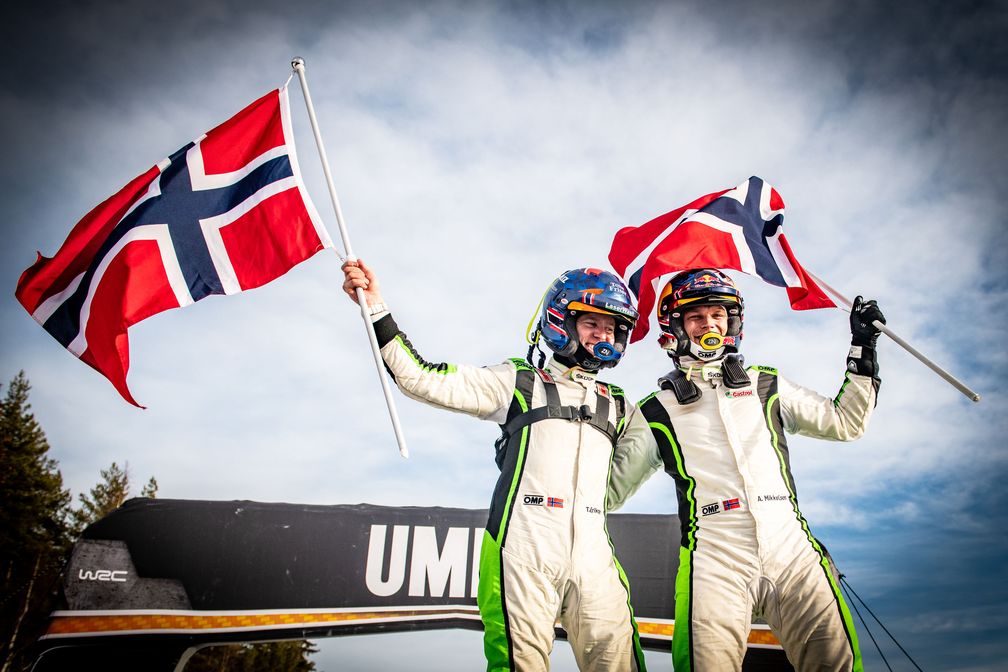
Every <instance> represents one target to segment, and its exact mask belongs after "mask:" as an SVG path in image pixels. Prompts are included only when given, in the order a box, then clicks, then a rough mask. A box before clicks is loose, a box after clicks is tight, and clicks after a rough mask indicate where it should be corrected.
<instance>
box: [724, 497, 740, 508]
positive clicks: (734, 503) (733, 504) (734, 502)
mask: <svg viewBox="0 0 1008 672" xmlns="http://www.w3.org/2000/svg"><path fill="white" fill-rule="evenodd" d="M721 503H722V504H724V510H725V511H731V510H732V509H737V508H739V507H740V506H741V504H739V500H738V497H736V498H735V499H726V500H724V501H723V502H721Z"/></svg>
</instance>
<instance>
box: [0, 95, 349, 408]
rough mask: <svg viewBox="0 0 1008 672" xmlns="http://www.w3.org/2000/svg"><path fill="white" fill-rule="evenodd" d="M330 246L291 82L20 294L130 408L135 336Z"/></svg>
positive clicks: (79, 229) (165, 169) (51, 262)
mask: <svg viewBox="0 0 1008 672" xmlns="http://www.w3.org/2000/svg"><path fill="white" fill-rule="evenodd" d="M324 247H332V241H331V239H330V238H329V234H328V233H327V232H326V230H325V226H324V225H323V224H322V221H321V219H320V218H319V216H318V213H317V212H316V210H315V206H314V205H313V204H312V202H311V199H310V198H309V197H308V194H307V191H306V190H305V188H304V183H303V181H302V179H301V175H300V172H299V170H298V167H297V159H296V155H295V153H294V145H293V139H292V133H291V123H290V109H289V106H288V101H287V89H286V87H284V88H282V89H278V90H274V91H271V92H269V93H268V94H266V95H265V96H263V97H262V98H260V99H259V100H257V101H255V102H254V103H252V104H251V105H249V106H248V107H246V108H245V109H243V110H242V111H241V112H239V113H238V114H236V115H235V116H234V117H232V118H231V119H229V120H227V121H225V122H224V123H223V124H221V125H220V126H217V127H216V128H214V129H213V130H212V131H210V132H208V133H206V134H205V135H204V136H202V137H200V138H198V139H196V140H195V141H193V142H191V143H189V144H188V145H186V146H185V147H183V148H182V149H180V150H178V151H177V152H175V153H174V154H172V155H171V156H170V157H168V158H167V159H164V160H163V161H161V162H160V163H158V164H157V165H156V166H154V167H152V168H151V169H150V170H148V171H147V172H145V173H144V174H142V175H140V176H138V177H136V178H135V179H134V180H133V181H131V182H130V183H129V184H127V185H126V186H125V187H123V189H121V190H120V191H119V192H118V193H116V194H115V195H113V196H111V197H110V198H108V199H107V200H106V201H105V202H103V203H101V204H100V205H98V206H97V207H95V208H94V209H93V210H92V211H91V212H89V213H88V214H87V215H85V216H84V218H83V219H82V220H81V221H80V222H78V223H77V225H76V226H75V227H74V228H73V230H72V231H71V232H70V235H69V236H68V237H67V239H66V241H64V243H63V245H62V247H60V249H59V251H58V252H56V254H55V255H54V256H53V257H52V258H51V259H49V258H46V257H43V256H42V255H41V254H39V255H38V260H37V261H36V262H35V264H33V265H32V266H31V267H30V268H28V269H27V270H26V271H25V272H24V273H22V275H21V279H20V280H19V281H18V285H17V290H16V292H15V294H16V296H17V299H18V301H20V302H21V304H22V305H23V306H24V307H25V309H26V310H27V311H28V312H29V313H30V314H31V316H32V317H33V318H35V320H36V321H37V322H38V323H39V324H41V325H42V327H43V328H44V329H45V330H46V331H48V332H49V333H50V334H51V335H52V336H53V338H55V339H56V340H57V341H59V342H60V343H61V344H62V345H63V346H64V347H66V348H67V349H68V350H69V351H70V352H72V353H73V354H74V355H76V356H77V357H79V358H80V359H81V361H83V362H85V363H86V364H88V365H89V366H91V367H93V368H94V369H95V370H97V371H98V372H99V373H101V374H102V375H104V376H105V377H106V378H108V379H109V381H110V382H111V383H112V385H114V386H115V388H116V390H118V391H119V393H120V394H121V395H122V396H123V398H124V399H126V400H127V401H128V402H130V403H131V404H134V405H137V406H139V404H137V402H136V401H135V400H134V399H133V396H132V395H131V394H130V391H129V389H128V387H127V386H126V373H127V371H128V370H129V340H128V337H127V329H128V328H129V327H130V326H131V325H133V324H136V323H137V322H139V321H140V320H143V319H145V318H147V317H150V316H151V315H155V314H157V313H160V312H162V311H165V310H169V309H171V308H179V307H183V306H188V305H190V304H192V303H194V302H196V301H199V300H200V299H203V298H205V297H207V296H210V295H212V294H235V293H237V292H240V291H243V290H246V289H252V288H254V287H259V286H260V285H264V284H266V283H267V282H269V281H270V280H273V279H275V278H277V277H279V276H281V275H283V274H284V273H286V272H287V271H289V270H290V269H291V268H293V267H294V266H295V265H296V264H299V263H300V262H302V261H304V260H306V259H308V258H309V257H311V256H312V255H314V254H315V253H316V252H318V251H319V250H321V249H322V248H324Z"/></svg>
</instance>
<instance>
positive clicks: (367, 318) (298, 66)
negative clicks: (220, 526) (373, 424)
mask: <svg viewBox="0 0 1008 672" xmlns="http://www.w3.org/2000/svg"><path fill="white" fill-rule="evenodd" d="M291 67H292V68H294V71H295V72H296V73H297V76H298V79H299V80H300V81H301V93H303V94H304V99H305V106H306V107H307V108H308V119H309V120H310V121H311V127H312V133H314V134H315V145H316V146H317V147H318V152H319V158H320V159H321V160H322V172H323V173H325V178H326V184H327V185H328V187H329V197H330V198H331V199H332V205H333V210H335V211H336V223H337V224H338V225H339V231H340V237H341V238H342V239H343V249H344V250H346V259H347V261H356V260H357V257H356V256H355V255H354V253H353V248H351V247H350V234H349V233H348V232H347V228H346V224H345V223H344V222H343V210H342V208H340V203H339V197H337V196H336V185H334V184H333V179H332V173H331V172H330V170H329V159H328V158H327V157H326V151H325V146H324V145H323V144H322V134H321V132H320V131H319V127H318V121H317V119H316V118H315V106H314V105H312V100H311V94H310V93H309V92H308V82H307V80H306V79H305V65H304V59H303V58H295V59H293V60H292V61H291ZM357 304H358V305H359V306H360V309H361V318H363V320H364V325H365V330H366V331H367V335H368V341H370V343H371V352H372V354H373V355H374V360H375V366H376V367H378V380H379V381H380V382H381V386H382V392H384V394H385V405H386V406H388V412H389V419H390V420H392V429H393V431H395V437H396V442H397V443H398V444H399V454H400V455H402V456H403V457H406V458H408V457H409V450H408V449H407V448H406V439H405V437H403V433H402V427H401V426H400V425H399V414H398V413H397V412H396V406H395V401H394V400H393V399H392V390H391V389H390V388H389V384H388V380H387V379H386V377H385V371H384V368H385V363H384V361H383V360H382V356H381V349H380V348H379V347H378V337H377V336H375V330H374V325H373V324H372V323H371V315H370V314H369V313H368V305H367V299H365V298H364V290H363V289H361V288H360V287H357Z"/></svg>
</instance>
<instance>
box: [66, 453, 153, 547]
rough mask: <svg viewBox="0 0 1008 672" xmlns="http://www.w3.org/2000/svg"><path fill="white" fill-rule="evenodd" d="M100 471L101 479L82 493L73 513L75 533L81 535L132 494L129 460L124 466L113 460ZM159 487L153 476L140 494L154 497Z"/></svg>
mask: <svg viewBox="0 0 1008 672" xmlns="http://www.w3.org/2000/svg"><path fill="white" fill-rule="evenodd" d="M98 473H99V474H100V475H101V480H100V481H99V482H98V483H97V484H95V486H94V487H93V488H91V492H90V493H89V494H84V493H81V494H80V508H78V509H75V510H74V511H73V513H72V514H71V519H72V522H73V530H74V532H75V535H80V533H81V532H83V531H84V528H85V527H87V526H88V525H90V524H91V523H93V522H95V521H97V520H101V519H102V518H104V517H105V516H107V515H108V514H110V513H112V512H113V511H115V510H116V509H117V508H119V507H120V506H122V503H123V502H125V501H126V500H127V499H128V498H129V496H130V475H129V462H126V463H125V464H124V465H123V466H122V467H120V466H119V465H118V464H116V463H115V462H113V463H112V464H111V465H109V468H108V469H101V470H100V471H99V472H98ZM157 489H158V484H157V481H156V480H155V479H154V477H153V476H151V477H150V480H149V481H147V485H145V486H144V487H143V490H141V491H140V496H141V497H149V498H151V499H154V498H155V497H156V496H157Z"/></svg>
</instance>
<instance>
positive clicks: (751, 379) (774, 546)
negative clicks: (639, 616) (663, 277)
mask: <svg viewBox="0 0 1008 672" xmlns="http://www.w3.org/2000/svg"><path fill="white" fill-rule="evenodd" d="M743 309H744V305H743V301H742V295H741V293H740V292H739V291H738V289H737V288H736V286H735V283H734V282H733V281H732V280H731V279H730V278H729V277H728V276H727V275H725V274H724V273H722V272H721V271H719V270H716V269H710V268H703V269H694V270H690V271H685V272H683V273H680V274H678V275H676V276H675V277H673V278H672V280H671V281H670V282H669V283H668V284H667V285H666V286H665V288H664V289H663V291H662V293H661V294H660V295H659V301H658V307H657V312H658V323H659V325H660V326H661V330H662V335H661V337H660V339H659V343H660V344H661V345H662V347H664V348H665V349H666V350H667V352H668V354H669V356H670V357H672V358H673V360H674V362H675V366H674V368H673V369H672V371H671V372H670V373H669V374H667V375H666V376H664V377H662V378H661V379H659V381H658V383H659V387H660V389H659V390H658V391H657V392H655V393H653V394H652V395H650V396H648V397H646V398H644V399H643V400H642V401H641V402H639V404H638V406H639V408H640V410H641V411H642V412H643V415H644V417H645V418H646V419H647V421H648V424H649V426H650V428H651V429H650V431H649V432H643V433H640V432H637V431H636V430H635V431H634V432H633V438H632V439H630V440H625V441H621V442H620V445H619V447H618V449H617V452H616V455H615V456H614V460H613V468H612V475H611V481H610V492H609V498H608V504H609V507H610V509H615V508H618V507H619V506H620V505H621V504H622V503H623V501H625V499H626V498H627V497H629V496H630V495H631V494H632V493H633V492H635V491H636V490H637V488H639V487H640V485H641V484H642V483H643V482H644V481H645V480H646V479H647V478H648V477H650V476H651V474H653V473H654V472H655V471H657V470H658V469H659V468H664V470H665V471H666V472H667V473H668V474H669V475H670V476H671V477H672V478H673V479H674V480H675V484H676V491H677V495H678V500H679V519H680V523H681V547H680V550H679V571H678V574H677V577H676V585H675V629H674V631H673V643H672V656H673V666H674V667H675V670H676V672H685V671H689V670H700V671H705V670H718V671H719V672H720V671H723V670H740V669H741V667H742V660H743V657H744V655H745V652H746V644H747V640H748V635H749V630H750V625H751V622H752V618H753V617H762V618H763V619H764V620H766V622H767V623H768V624H769V626H770V628H771V630H772V631H773V632H774V633H775V634H776V635H777V637H778V639H779V640H780V641H781V644H782V645H783V647H784V650H785V653H786V654H787V656H788V659H789V660H790V661H791V664H792V665H793V666H794V667H795V669H796V670H798V671H799V672H803V671H805V670H847V671H850V670H861V669H862V666H861V655H860V651H859V648H858V642H857V636H856V634H855V630H854V625H853V623H852V621H851V616H850V612H849V611H848V608H847V605H846V604H845V603H844V600H843V598H842V597H841V594H840V588H839V586H838V584H837V581H836V578H835V577H834V575H833V573H832V572H831V570H830V563H829V560H828V556H827V555H826V553H825V550H824V548H823V547H822V546H821V545H820V544H819V542H818V541H817V540H816V538H815V537H814V536H813V535H812V532H811V531H810V530H809V526H808V523H807V522H806V521H805V518H804V517H803V516H802V514H801V512H800V511H799V509H798V498H797V494H796V490H795V484H794V479H793V478H792V475H791V470H790V467H789V460H788V447H787V442H786V440H785V436H784V432H789V433H797V434H803V435H805V436H812V437H818V438H822V439H830V440H837V441H849V440H853V439H856V438H858V437H859V436H861V435H862V433H863V432H864V431H865V428H866V427H867V425H868V421H869V418H870V417H871V413H872V410H873V409H874V407H875V403H876V394H877V392H878V387H879V382H880V381H879V378H878V366H877V364H876V357H875V344H876V341H877V339H878V334H879V331H878V329H877V328H876V327H875V326H873V325H872V322H873V321H874V320H878V321H880V322H882V323H884V322H885V318H884V317H883V316H882V313H881V311H880V310H879V308H878V306H877V305H876V303H875V302H874V301H867V302H865V301H863V300H862V299H861V297H858V298H857V299H856V300H855V302H854V307H853V310H852V311H851V319H850V323H851V331H852V346H851V349H850V353H849V356H848V358H847V371H846V374H845V379H844V382H843V384H842V386H841V387H840V391H839V392H838V393H837V395H836V396H835V397H834V398H832V399H831V398H829V397H824V396H822V395H820V394H818V393H816V392H813V391H812V390H808V389H806V388H803V387H799V386H798V385H795V384H794V383H792V382H790V381H788V380H787V379H786V378H784V377H782V376H780V375H778V373H777V370H776V369H773V368H769V367H764V366H754V367H749V368H745V367H744V366H743V365H742V357H741V355H740V354H739V353H738V348H739V345H740V343H741V340H742V320H743ZM636 426H637V425H636V424H635V425H634V427H636Z"/></svg>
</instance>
